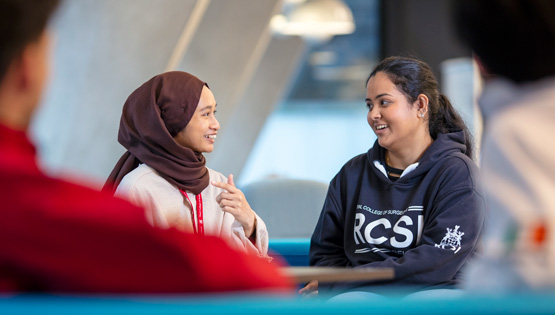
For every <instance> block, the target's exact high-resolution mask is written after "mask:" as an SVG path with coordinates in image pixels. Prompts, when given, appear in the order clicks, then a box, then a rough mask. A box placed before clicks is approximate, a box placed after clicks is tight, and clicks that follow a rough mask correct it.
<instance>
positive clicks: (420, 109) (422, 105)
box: [414, 94, 428, 118]
mask: <svg viewBox="0 0 555 315" xmlns="http://www.w3.org/2000/svg"><path fill="white" fill-rule="evenodd" d="M414 103H415V105H416V107H417V108H416V111H417V115H418V117H419V118H424V117H425V116H426V113H427V112H428V97H427V96H426V95H425V94H420V95H418V97H417V98H416V102H414Z"/></svg>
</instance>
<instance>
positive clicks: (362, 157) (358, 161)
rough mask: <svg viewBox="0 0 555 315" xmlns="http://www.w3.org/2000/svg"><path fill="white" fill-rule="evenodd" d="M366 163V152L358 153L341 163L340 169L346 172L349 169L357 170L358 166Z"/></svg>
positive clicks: (360, 166)
mask: <svg viewBox="0 0 555 315" xmlns="http://www.w3.org/2000/svg"><path fill="white" fill-rule="evenodd" d="M367 163H368V153H362V154H359V155H357V156H355V157H353V158H352V159H350V160H349V161H347V163H345V165H343V168H342V169H341V171H343V172H346V171H347V172H348V171H351V170H359V169H360V168H362V167H364V166H365V165H366V164H367Z"/></svg>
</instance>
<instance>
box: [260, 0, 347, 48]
mask: <svg viewBox="0 0 555 315" xmlns="http://www.w3.org/2000/svg"><path fill="white" fill-rule="evenodd" d="M270 26H271V28H272V30H273V31H274V32H275V33H278V34H283V35H299V36H302V37H304V38H306V39H309V40H314V39H316V40H327V39H329V38H331V37H332V36H334V35H343V34H350V33H352V32H354V30H355V24H354V23H353V14H352V12H351V10H350V9H349V7H348V6H347V5H346V4H345V3H343V2H342V1H341V0H309V1H306V2H304V3H301V4H299V5H298V6H296V7H294V8H293V9H292V11H291V12H290V13H289V14H287V16H285V15H281V14H279V15H275V16H274V17H272V20H271V21H270Z"/></svg>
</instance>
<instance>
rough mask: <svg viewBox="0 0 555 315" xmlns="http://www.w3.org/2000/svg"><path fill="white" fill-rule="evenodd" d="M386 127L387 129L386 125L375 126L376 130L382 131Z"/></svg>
mask: <svg viewBox="0 0 555 315" xmlns="http://www.w3.org/2000/svg"><path fill="white" fill-rule="evenodd" d="M386 127H387V125H377V126H376V129H378V130H382V129H384V128H386Z"/></svg>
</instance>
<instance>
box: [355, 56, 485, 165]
mask: <svg viewBox="0 0 555 315" xmlns="http://www.w3.org/2000/svg"><path fill="white" fill-rule="evenodd" d="M378 72H383V73H385V74H386V75H387V76H388V77H389V79H390V80H391V82H393V84H395V86H396V87H397V89H398V90H399V91H401V92H402V93H403V94H404V95H405V97H406V98H407V101H408V102H409V103H411V104H412V103H414V102H415V101H416V100H417V98H418V95H420V94H424V95H426V96H427V97H428V112H429V114H428V115H429V116H428V117H429V119H428V129H429V132H430V136H431V137H432V139H434V140H435V139H437V136H438V134H442V133H451V132H457V131H461V130H462V131H463V132H464V138H465V145H466V152H465V154H466V155H467V156H468V157H470V158H471V159H473V157H474V144H473V139H472V135H471V134H470V131H469V130H468V128H467V127H466V125H465V123H464V121H463V119H462V118H461V116H460V115H459V113H458V112H457V111H456V110H455V108H453V106H452V105H451V102H450V101H449V99H448V98H447V96H445V95H443V94H441V93H440V92H439V87H438V83H437V79H436V77H435V76H434V74H433V72H432V69H431V68H430V66H429V65H428V64H426V63H425V62H423V61H421V60H418V59H413V58H407V57H398V56H393V57H387V58H385V59H384V60H382V61H381V62H380V63H379V64H378V65H377V66H376V68H375V69H374V71H372V73H371V74H370V76H369V77H368V80H366V85H368V81H369V80H370V78H372V77H373V76H374V75H376V73H378Z"/></svg>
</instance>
